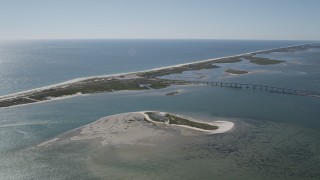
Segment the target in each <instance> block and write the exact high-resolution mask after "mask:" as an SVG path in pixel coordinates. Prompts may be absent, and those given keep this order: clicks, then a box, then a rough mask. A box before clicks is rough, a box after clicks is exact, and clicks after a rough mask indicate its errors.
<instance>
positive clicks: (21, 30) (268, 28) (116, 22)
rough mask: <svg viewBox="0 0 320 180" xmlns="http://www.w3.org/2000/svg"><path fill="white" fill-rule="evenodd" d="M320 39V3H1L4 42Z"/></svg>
mask: <svg viewBox="0 0 320 180" xmlns="http://www.w3.org/2000/svg"><path fill="white" fill-rule="evenodd" d="M77 38H85V39H88V38H94V39H99V38H104V39H110V38H115V39H119V38H121V39H122V38H152V39H284V40H287V39H293V40H320V0H0V39H77Z"/></svg>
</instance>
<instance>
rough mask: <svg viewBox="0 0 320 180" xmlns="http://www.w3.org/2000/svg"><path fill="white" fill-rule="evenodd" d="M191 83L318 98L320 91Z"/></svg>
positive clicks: (254, 85) (232, 84)
mask: <svg viewBox="0 0 320 180" xmlns="http://www.w3.org/2000/svg"><path fill="white" fill-rule="evenodd" d="M188 82H189V83H191V84H203V85H209V86H218V87H228V88H235V89H252V90H260V91H266V92H272V93H282V94H290V95H297V96H312V97H318V98H320V92H317V91H308V90H298V89H291V88H284V87H277V86H269V85H260V84H247V83H228V82H208V81H188Z"/></svg>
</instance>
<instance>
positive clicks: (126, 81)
mask: <svg viewBox="0 0 320 180" xmlns="http://www.w3.org/2000/svg"><path fill="white" fill-rule="evenodd" d="M310 48H320V44H302V45H295V46H290V47H282V48H275V49H269V50H261V51H256V52H250V53H245V54H240V55H235V56H227V57H221V58H214V59H208V60H203V61H197V62H192V63H185V64H179V65H174V66H168V67H162V68H157V69H151V70H148V71H139V72H131V73H124V74H116V75H108V76H107V75H106V76H97V77H88V78H82V79H76V80H72V81H68V82H64V83H60V84H56V85H52V86H47V87H43V88H37V89H33V90H28V91H23V92H19V93H14V94H9V95H5V96H0V108H1V107H10V106H17V105H24V104H30V103H39V102H43V101H49V100H53V99H57V98H64V97H70V96H76V95H80V94H93V93H101V92H113V91H121V90H147V89H160V88H165V87H168V86H170V85H188V84H191V83H190V82H189V81H183V80H170V79H160V78H159V77H162V76H165V75H170V74H178V73H182V72H184V71H194V70H201V69H212V68H218V67H219V66H218V65H217V64H219V63H236V62H240V61H242V60H244V59H246V60H249V61H250V62H251V63H254V64H257V65H272V64H279V63H282V62H284V61H282V60H276V59H268V58H262V57H257V56H256V55H258V54H266V53H273V52H295V51H303V50H307V49H310Z"/></svg>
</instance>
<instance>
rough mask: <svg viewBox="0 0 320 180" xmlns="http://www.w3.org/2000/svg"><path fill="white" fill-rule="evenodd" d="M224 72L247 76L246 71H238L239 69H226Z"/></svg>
mask: <svg viewBox="0 0 320 180" xmlns="http://www.w3.org/2000/svg"><path fill="white" fill-rule="evenodd" d="M224 72H226V73H230V74H247V73H249V72H248V71H244V70H239V69H226V70H225V71H224Z"/></svg>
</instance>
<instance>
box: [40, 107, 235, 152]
mask: <svg viewBox="0 0 320 180" xmlns="http://www.w3.org/2000/svg"><path fill="white" fill-rule="evenodd" d="M233 128H234V123H233V122H229V121H214V122H210V123H208V122H203V121H199V120H195V119H192V118H190V117H185V116H181V115H177V114H172V113H167V112H154V111H142V112H130V113H123V114H117V115H112V116H107V117H104V118H101V119H99V120H97V121H95V122H93V123H90V124H87V125H85V126H82V127H79V128H77V129H74V130H71V131H69V132H67V133H64V134H62V135H60V136H58V137H56V138H54V139H52V140H49V141H46V142H43V143H40V144H39V145H37V147H46V146H49V145H51V144H54V143H57V142H60V143H61V142H70V141H71V142H72V141H73V142H75V141H95V142H98V143H100V144H101V145H117V144H135V145H137V144H140V145H152V144H154V140H155V139H159V138H160V139H162V140H165V139H166V138H170V137H173V136H175V135H176V134H177V133H178V134H180V135H183V136H190V135H191V136H193V135H201V134H216V133H224V132H227V131H230V130H232V129H233Z"/></svg>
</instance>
